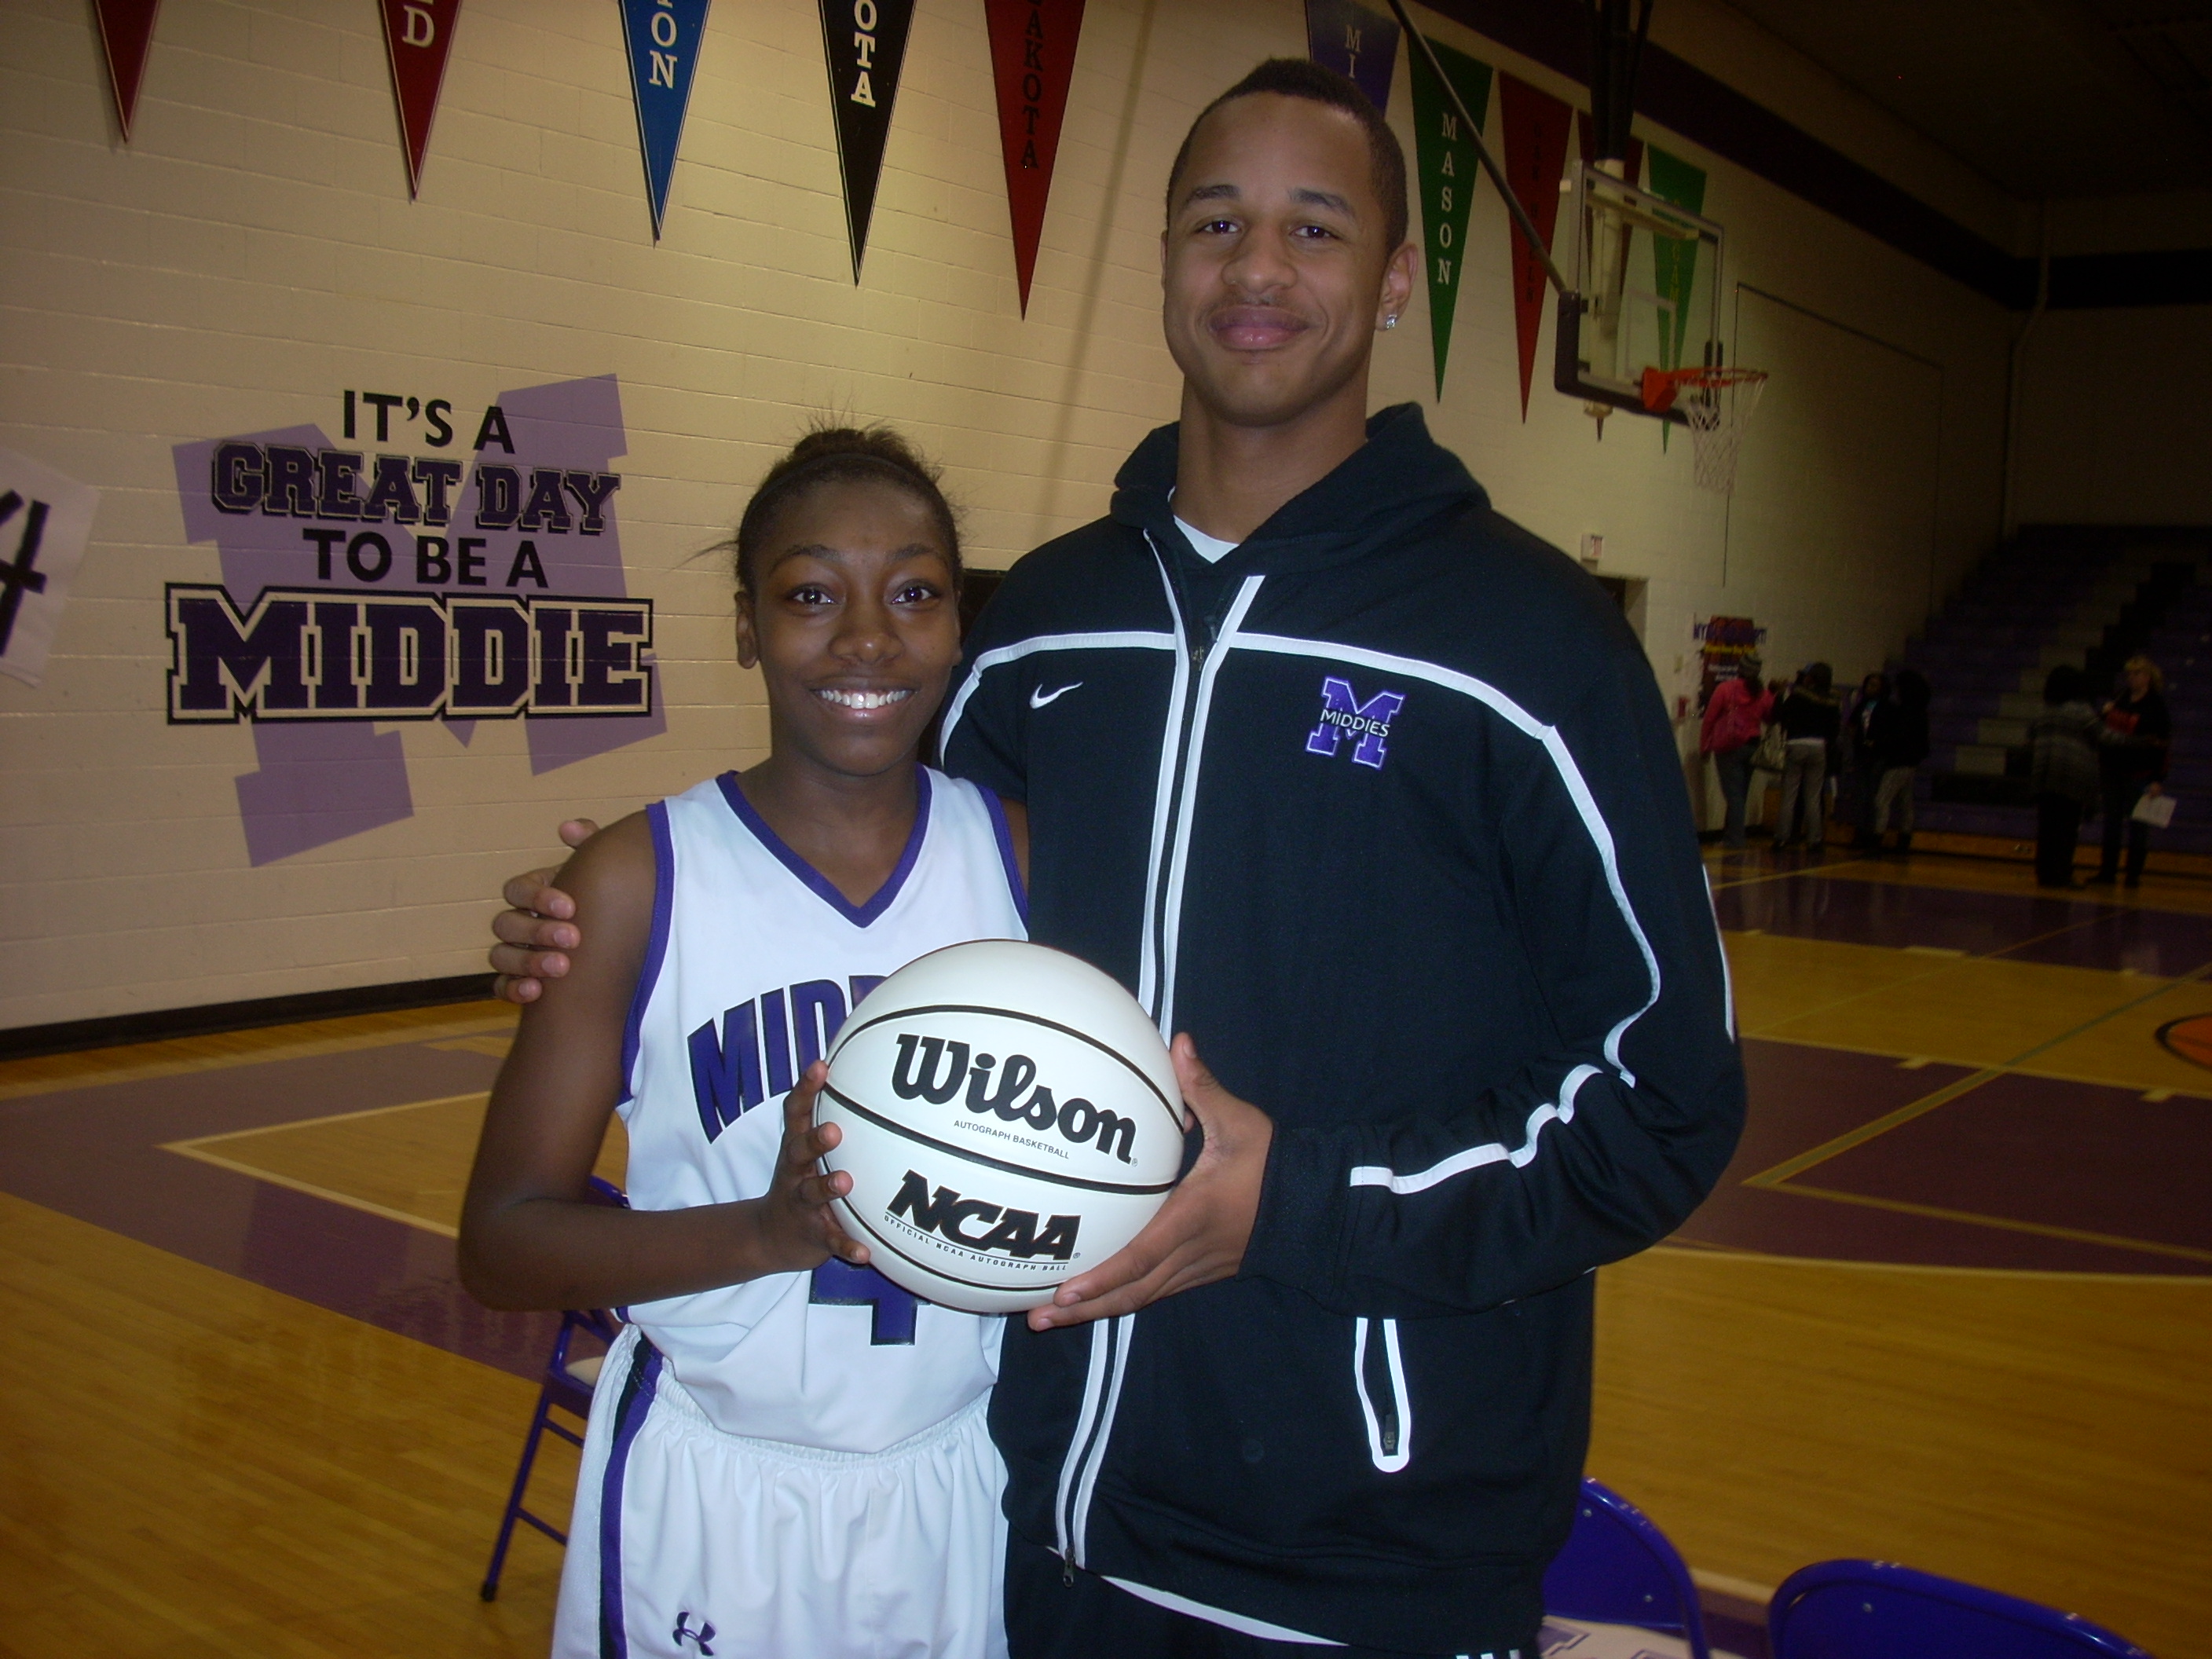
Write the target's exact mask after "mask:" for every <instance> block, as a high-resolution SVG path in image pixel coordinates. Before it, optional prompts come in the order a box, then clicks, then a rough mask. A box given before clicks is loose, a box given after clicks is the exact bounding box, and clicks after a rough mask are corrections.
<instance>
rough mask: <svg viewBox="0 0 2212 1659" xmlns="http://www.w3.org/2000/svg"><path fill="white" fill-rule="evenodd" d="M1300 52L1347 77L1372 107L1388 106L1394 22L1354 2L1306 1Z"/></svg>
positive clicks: (1394, 48) (1393, 66)
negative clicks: (1304, 24)
mask: <svg viewBox="0 0 2212 1659" xmlns="http://www.w3.org/2000/svg"><path fill="white" fill-rule="evenodd" d="M1306 55H1307V56H1308V57H1310V58H1312V59H1313V60H1314V62H1315V63H1316V64H1320V65H1321V66H1322V68H1324V69H1333V70H1335V71H1336V72H1337V73H1338V74H1339V75H1343V76H1350V77H1351V78H1352V81H1354V82H1357V83H1358V88H1359V89H1360V91H1362V92H1364V93H1365V94H1367V101H1368V102H1370V104H1372V105H1374V106H1375V107H1376V109H1378V110H1383V111H1388V110H1389V107H1390V76H1391V72H1392V71H1393V70H1395V69H1396V68H1397V66H1398V26H1397V24H1395V22H1393V21H1391V20H1390V19H1389V18H1388V17H1385V16H1384V15H1383V14H1382V13H1380V12H1376V11H1370V10H1368V9H1367V8H1366V7H1364V6H1362V5H1358V4H1355V3H1354V0H1306Z"/></svg>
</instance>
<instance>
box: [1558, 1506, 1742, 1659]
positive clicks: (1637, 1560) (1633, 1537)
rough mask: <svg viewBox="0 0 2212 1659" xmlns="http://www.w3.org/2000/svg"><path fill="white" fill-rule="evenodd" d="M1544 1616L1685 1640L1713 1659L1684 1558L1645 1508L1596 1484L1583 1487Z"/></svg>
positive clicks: (1698, 1657) (1702, 1658)
mask: <svg viewBox="0 0 2212 1659" xmlns="http://www.w3.org/2000/svg"><path fill="white" fill-rule="evenodd" d="M1544 1611H1545V1612H1546V1613H1552V1614H1554V1615H1556V1616H1557V1617H1559V1618H1561V1619H1574V1620H1583V1621H1584V1622H1586V1623H1589V1624H1593V1625H1636V1626H1641V1627H1642V1628H1644V1629H1645V1630H1653V1631H1660V1632H1664V1633H1666V1634H1667V1635H1669V1636H1679V1637H1680V1638H1682V1640H1683V1641H1684V1642H1685V1643H1686V1644H1688V1646H1689V1650H1690V1655H1691V1659H1711V1650H1709V1649H1708V1648H1707V1647H1706V1645H1705V1614H1704V1613H1703V1611H1702V1610H1701V1609H1700V1608H1699V1605H1698V1589H1697V1586H1696V1585H1695V1584H1693V1583H1691V1582H1690V1569H1689V1568H1688V1567H1687V1566H1686V1565H1684V1564H1683V1561H1682V1558H1681V1555H1680V1553H1678V1552H1677V1551H1676V1550H1675V1548H1674V1545H1672V1544H1670V1543H1668V1541H1667V1534H1665V1533H1663V1532H1661V1531H1660V1530H1659V1528H1657V1527H1656V1526H1654V1525H1652V1523H1651V1520H1650V1516H1646V1515H1645V1514H1644V1511H1643V1510H1639V1509H1638V1508H1637V1507H1636V1505H1635V1504H1632V1503H1630V1502H1629V1501H1628V1500H1627V1499H1626V1498H1623V1497H1621V1496H1620V1494H1619V1493H1617V1492H1609V1491H1607V1489H1606V1488H1605V1487H1604V1486H1601V1485H1599V1484H1598V1483H1597V1482H1596V1481H1595V1480H1584V1481H1583V1490H1582V1496H1581V1498H1580V1499H1579V1500H1577V1503H1576V1505H1575V1529H1574V1530H1573V1531H1572V1532H1571V1533H1570V1534H1568V1535H1567V1543H1566V1547H1565V1549H1563V1550H1561V1551H1560V1552H1559V1556H1558V1558H1557V1559H1554V1560H1553V1563H1552V1566H1551V1570H1550V1571H1548V1572H1547V1573H1546V1574H1545V1575H1544Z"/></svg>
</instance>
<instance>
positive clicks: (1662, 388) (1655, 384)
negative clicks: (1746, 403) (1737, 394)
mask: <svg viewBox="0 0 2212 1659" xmlns="http://www.w3.org/2000/svg"><path fill="white" fill-rule="evenodd" d="M1765 378H1766V371H1765V369H1763V368H1647V369H1645V370H1644V385H1643V388H1642V391H1643V397H1644V408H1646V409H1648V410H1650V411H1651V412H1652V413H1653V414H1654V415H1664V414H1665V413H1666V412H1667V411H1668V410H1670V409H1672V408H1673V407H1674V399H1675V398H1677V397H1679V396H1680V395H1681V391H1682V388H1683V387H1684V386H1699V387H1701V388H1703V389H1704V390H1705V391H1708V392H1717V391H1718V390H1719V389H1720V388H1722V387H1723V386H1743V385H1746V384H1747V383H1749V382H1751V381H1753V380H1765Z"/></svg>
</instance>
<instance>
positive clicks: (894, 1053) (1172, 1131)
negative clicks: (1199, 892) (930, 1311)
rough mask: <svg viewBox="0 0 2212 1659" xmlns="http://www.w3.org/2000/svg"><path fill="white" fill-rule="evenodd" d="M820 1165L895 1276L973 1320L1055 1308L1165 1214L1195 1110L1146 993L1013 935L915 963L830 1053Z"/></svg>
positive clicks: (857, 1231) (843, 1213)
mask: <svg viewBox="0 0 2212 1659" xmlns="http://www.w3.org/2000/svg"><path fill="white" fill-rule="evenodd" d="M816 1120H817V1121H818V1122H823V1123H835V1124H836V1125H837V1127H839V1128H840V1129H841V1130H842V1131H843V1132H844V1139H843V1140H842V1142H841V1143H840V1144H839V1146H837V1149H836V1151H835V1152H831V1153H830V1154H829V1157H828V1158H825V1159H823V1163H824V1164H826V1165H827V1166H828V1167H829V1169H831V1170H845V1171H846V1172H848V1174H850V1175H851V1176H852V1177H853V1190H852V1191H851V1193H849V1194H847V1195H846V1196H845V1197H844V1198H843V1199H841V1200H838V1204H837V1207H838V1211H839V1220H840V1221H841V1222H842V1225H844V1227H845V1229H846V1231H848V1232H849V1233H851V1235H852V1236H853V1237H854V1238H856V1239H859V1240H860V1241H861V1242H862V1243H866V1245H867V1246H868V1249H869V1250H870V1252H871V1253H872V1258H873V1261H874V1265H875V1267H876V1268H877V1269H878V1271H879V1272H880V1273H882V1274H883V1275H884V1277H885V1278H886V1279H890V1280H891V1281H892V1282H893V1283H894V1284H896V1285H901V1286H902V1287H903V1288H904V1289H907V1290H909V1291H913V1292H914V1293H915V1295H916V1296H920V1297H927V1298H928V1299H929V1300H930V1301H932V1302H935V1303H939V1304H942V1305H943V1306H945V1307H948V1308H958V1309H961V1310H964V1311H966V1312H969V1313H1015V1312H1018V1311H1019V1310H1022V1309H1024V1308H1035V1307H1038V1306H1041V1305H1042V1304H1045V1303H1047V1302H1049V1301H1050V1300H1051V1299H1052V1293H1053V1291H1054V1289H1055V1288H1057V1287H1058V1286H1059V1285H1060V1283H1061V1282H1062V1281H1063V1280H1065V1279H1070V1278H1073V1276H1074V1275H1075V1274H1077V1273H1081V1272H1083V1271H1084V1270H1085V1269H1086V1268H1089V1267H1096V1266H1097V1264H1098V1263H1099V1262H1101V1261H1105V1260H1106V1259H1107V1257H1109V1256H1110V1255H1113V1254H1114V1253H1115V1251H1116V1250H1118V1249H1121V1247H1122V1246H1123V1245H1124V1244H1126V1243H1128V1242H1129V1241H1130V1240H1131V1239H1132V1238H1133V1237H1136V1235H1137V1233H1138V1231H1139V1230H1140V1229H1141V1228H1142V1227H1143V1226H1144V1225H1145V1223H1146V1222H1147V1221H1149V1220H1150V1219H1151V1218H1152V1213H1153V1212H1154V1211H1156V1210H1158V1208H1159V1206H1160V1205H1161V1204H1162V1203H1163V1202H1164V1200H1165V1199H1166V1197H1167V1194H1168V1192H1169V1190H1170V1188H1172V1187H1173V1186H1174V1185H1175V1182H1176V1171H1177V1170H1178V1169H1179V1167H1180V1166H1181V1164H1182V1096H1181V1093H1180V1091H1179V1090H1178V1089H1177V1086H1176V1078H1175V1068H1174V1066H1173V1065H1172V1064H1171V1063H1170V1060H1169V1059H1168V1052H1167V1048H1166V1047H1165V1045H1164V1044H1163V1043H1162V1042H1161V1041H1160V1036H1159V1033H1158V1031H1157V1030H1154V1029H1153V1026H1152V1021H1151V1020H1149V1019H1147V1018H1146V1016H1145V1011H1144V1010H1143V1009H1142V1008H1140V1007H1139V1006H1137V1003H1136V1001H1135V1000H1134V999H1133V998H1132V997H1131V996H1130V995H1129V994H1128V993H1127V991H1125V990H1123V989H1122V988H1121V987H1120V986H1119V985H1117V984H1115V982H1114V981H1112V980H1111V979H1109V978H1108V977H1107V976H1106V975H1104V974H1102V973H1100V972H1099V971H1098V970H1097V969H1095V968H1093V967H1091V965H1090V964H1089V963H1084V962H1081V961H1079V960H1078V959H1077V958H1075V957H1072V956H1069V955H1067V954H1066V952H1064V951H1053V950H1048V949H1046V948H1045V947H1044V946H1042V945H1025V944H1022V943H1019V942H1018V941H1016V940H1012V939H983V940H978V941H976V942H975V943H972V944H968V945H952V946H950V947H949V948H947V949H945V950H942V951H933V952H931V953H930V954H929V955H928V956H926V957H921V958H920V959H919V960H917V961H915V962H912V963H908V964H907V966H905V967H904V968H902V969H899V971H898V972H897V973H896V974H893V975H891V976H890V978H889V979H887V980H885V981H884V982H883V983H882V984H881V985H878V987H876V988H875V989H874V990H873V991H872V992H870V993H869V994H868V995H867V996H866V998H864V999H863V1000H862V1001H861V1002H860V1006H858V1007H857V1008H855V1009H854V1010H853V1012H852V1016H851V1018H848V1020H847V1021H846V1022H845V1025H844V1028H843V1030H841V1031H840V1032H839V1033H838V1036H837V1041H836V1044H835V1045H834V1046H833V1047H832V1048H831V1049H830V1051H829V1084H828V1085H827V1086H826V1087H824V1088H823V1091H822V1095H821V1098H820V1101H819V1103H818V1104H817V1107H816Z"/></svg>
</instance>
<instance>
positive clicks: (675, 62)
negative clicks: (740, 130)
mask: <svg viewBox="0 0 2212 1659" xmlns="http://www.w3.org/2000/svg"><path fill="white" fill-rule="evenodd" d="M622 21H623V46H625V47H626V48H628V50H629V87H630V92H631V94H632V95H633V96H635V98H636V100H637V142H638V147H639V148H640V149H641V150H643V151H644V152H645V194H646V199H647V201H648V202H649V203H651V204H652V206H653V240H654V241H656V242H657V241H659V240H660V218H661V214H662V212H663V211H664V210H665V209H666V207H667V205H668V181H669V179H671V178H672V177H673V176H674V175H675V173H676V149H677V146H678V144H680V143H682V142H683V139H684V110H685V109H686V108H687V107H688V106H690V102H691V71H692V70H696V68H698V67H699V42H700V41H701V40H703V39H704V38H705V37H706V33H707V0H622Z"/></svg>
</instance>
